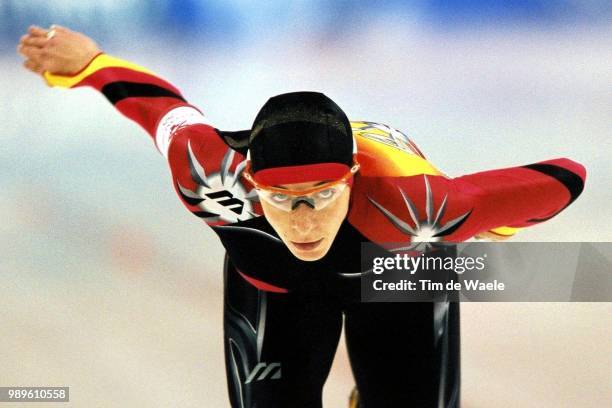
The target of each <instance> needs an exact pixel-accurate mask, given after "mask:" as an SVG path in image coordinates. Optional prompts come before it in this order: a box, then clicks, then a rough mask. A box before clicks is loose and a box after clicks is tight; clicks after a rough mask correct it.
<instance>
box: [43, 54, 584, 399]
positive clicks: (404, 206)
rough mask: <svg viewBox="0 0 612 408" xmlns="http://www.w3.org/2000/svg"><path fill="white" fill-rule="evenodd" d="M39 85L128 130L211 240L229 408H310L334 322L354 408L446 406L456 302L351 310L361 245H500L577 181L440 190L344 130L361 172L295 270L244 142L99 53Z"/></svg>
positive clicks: (455, 372) (459, 181)
mask: <svg viewBox="0 0 612 408" xmlns="http://www.w3.org/2000/svg"><path fill="white" fill-rule="evenodd" d="M45 77H46V79H47V81H48V82H49V84H51V85H55V86H64V87H78V86H85V85H88V86H91V87H93V88H95V89H97V90H98V91H100V92H101V93H103V94H104V96H105V97H106V98H107V99H108V100H109V101H110V102H111V103H112V104H113V105H114V106H115V107H116V108H117V109H118V110H119V111H120V112H121V113H122V114H124V115H125V116H127V117H128V118H130V119H132V120H134V121H136V122H137V123H138V124H140V125H141V126H142V127H143V128H144V129H145V130H146V131H147V133H148V134H149V135H150V136H151V137H152V138H153V139H154V141H155V144H156V146H157V148H158V149H159V150H160V152H161V153H162V154H163V155H164V156H165V157H166V158H167V160H168V163H169V166H170V170H171V173H172V183H173V185H174V187H175V189H176V192H177V194H178V195H179V197H180V199H181V200H182V202H183V203H184V205H185V206H186V208H187V209H188V210H189V211H191V212H192V213H193V214H194V215H195V216H196V217H198V218H200V219H202V220H203V221H205V222H206V223H207V224H208V225H209V226H210V227H211V228H213V230H214V231H215V232H216V233H217V234H218V236H219V238H220V239H221V241H222V243H223V245H224V247H225V248H226V250H227V254H226V260H225V266H224V276H225V285H224V291H225V292H224V299H225V304H224V339H225V359H226V368H227V381H228V386H229V395H230V401H231V405H232V407H245V408H246V407H249V408H250V407H257V408H265V407H274V408H278V407H283V408H284V407H287V408H288V407H310V408H313V407H321V393H322V388H323V385H324V383H325V380H326V378H327V376H328V373H329V370H330V367H331V364H332V359H333V356H334V354H335V351H336V347H337V344H338V340H339V337H340V333H341V330H342V324H343V317H344V327H345V333H346V341H347V347H348V352H349V357H350V362H351V367H352V370H353V374H354V377H355V381H356V384H357V388H358V389H359V392H360V404H361V405H360V407H365V408H381V407H394V408H398V407H409V406H410V407H458V406H459V399H460V398H459V397H460V396H459V383H460V359H459V351H460V347H459V304H458V303H455V302H451V303H448V302H433V303H432V302H430V303H362V302H360V286H359V279H355V278H354V277H355V276H359V275H360V273H362V271H361V265H360V256H359V254H360V250H361V243H362V242H374V243H382V242H410V241H411V240H412V239H413V238H414V237H418V236H419V234H420V233H421V232H422V231H425V229H427V228H429V229H430V231H431V228H436V231H438V236H439V237H442V238H443V239H444V240H447V241H451V242H457V241H463V240H466V239H469V238H471V237H473V236H475V235H477V234H479V233H483V232H487V231H488V232H490V233H494V234H500V235H512V234H513V233H514V232H515V231H516V229H518V228H521V227H526V226H529V225H533V224H536V223H539V222H542V221H545V220H547V219H549V218H551V217H553V216H555V215H556V214H558V213H559V212H560V211H561V210H562V209H564V208H565V207H566V206H568V205H569V204H570V203H571V202H572V201H573V200H575V199H576V197H577V196H578V195H579V194H580V193H581V191H582V188H583V183H584V179H585V170H584V168H583V167H582V166H581V165H580V164H577V163H575V162H573V161H571V160H568V159H564V158H563V159H555V160H549V161H545V162H541V163H536V164H531V165H527V166H521V167H514V168H506V169H500V170H492V171H484V172H480V173H476V174H472V175H466V176H462V177H458V178H449V177H447V176H445V175H444V174H442V173H441V172H439V171H438V170H437V169H436V168H435V167H433V166H432V165H431V164H430V163H429V162H427V160H425V158H424V156H423V155H422V154H421V153H420V151H419V150H418V149H417V148H416V146H414V145H413V144H412V142H411V141H410V140H408V139H407V138H406V137H405V136H404V135H403V134H402V133H400V132H398V131H396V130H394V129H391V128H389V127H387V126H384V125H380V124H376V123H372V122H352V126H353V131H354V134H355V137H356V141H357V144H358V149H359V153H358V154H359V155H358V160H359V162H360V163H361V165H362V167H361V170H360V172H359V173H358V175H357V176H356V178H355V180H354V184H353V188H352V191H351V202H350V207H349V213H348V216H347V217H346V219H345V220H344V222H343V224H342V226H341V227H340V230H339V232H338V235H337V238H336V239H335V241H334V244H333V245H332V247H331V249H330V250H329V252H328V253H327V255H326V256H324V257H323V258H322V259H320V260H318V261H315V262H304V261H300V260H299V259H297V258H295V257H294V256H293V255H292V254H291V253H290V252H289V250H288V249H287V247H286V246H285V245H284V244H283V242H282V241H281V240H280V239H279V237H278V235H277V234H276V232H275V231H274V229H273V228H272V227H271V226H270V224H269V223H268V222H267V221H266V218H265V217H263V216H262V210H261V206H260V204H259V202H258V201H257V195H256V194H255V191H254V190H253V189H252V186H251V185H249V183H248V182H247V180H245V179H244V178H243V177H242V170H243V169H244V165H245V153H246V145H245V137H244V136H245V134H246V133H245V132H223V131H220V130H218V129H215V128H214V127H213V126H212V125H211V124H210V123H209V122H208V121H207V119H206V118H205V117H204V116H203V115H202V113H201V112H200V111H199V110H198V109H196V108H194V107H193V106H191V105H189V104H188V103H187V102H186V101H185V99H184V98H183V97H182V96H181V94H180V92H179V91H178V90H177V89H176V88H175V87H173V86H172V85H171V84H169V83H168V82H166V81H164V80H163V79H161V78H159V77H158V76H156V75H155V74H153V73H151V72H150V71H148V70H146V69H144V68H142V67H139V66H137V65H134V64H131V63H129V62H127V61H123V60H120V59H117V58H113V57H110V56H108V55H106V54H100V55H98V56H97V57H96V58H94V59H93V60H92V61H91V62H90V64H89V65H88V66H87V67H85V68H84V69H83V70H82V71H81V72H79V73H78V74H75V75H73V76H70V77H63V76H54V75H50V74H48V73H47V74H45ZM406 197H408V199H406ZM434 214H435V219H434ZM203 251H205V249H204V250H203Z"/></svg>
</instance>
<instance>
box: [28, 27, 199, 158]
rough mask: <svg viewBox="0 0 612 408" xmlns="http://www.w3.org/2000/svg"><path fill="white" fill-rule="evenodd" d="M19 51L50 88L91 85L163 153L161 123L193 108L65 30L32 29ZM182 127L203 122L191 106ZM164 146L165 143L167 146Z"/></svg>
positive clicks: (158, 81) (144, 72)
mask: <svg viewBox="0 0 612 408" xmlns="http://www.w3.org/2000/svg"><path fill="white" fill-rule="evenodd" d="M18 51H19V53H20V54H22V55H23V56H24V57H25V58H26V61H25V62H24V66H25V67H26V68H27V69H29V70H30V71H32V72H35V73H37V74H39V75H41V76H43V78H44V79H45V81H46V82H47V83H48V84H49V85H51V86H58V87H64V88H76V87H81V86H90V87H92V88H94V89H96V90H97V91H99V92H101V93H102V94H103V95H104V96H105V97H106V99H107V100H108V101H109V102H110V103H112V104H113V106H115V108H117V110H119V112H121V113H122V114H123V115H125V116H126V117H128V118H129V119H131V120H133V121H135V122H136V123H138V124H139V125H140V126H142V127H143V128H144V129H145V130H146V131H147V133H148V134H149V135H150V136H151V137H152V138H154V139H155V143H156V145H157V147H158V148H159V150H160V151H161V152H162V153H164V154H165V153H166V150H167V147H168V146H167V143H168V140H161V139H160V138H159V137H157V136H158V135H157V134H158V132H157V128H158V124H159V122H160V120H161V119H162V117H163V116H164V115H165V114H166V113H167V112H168V111H170V110H172V109H174V108H178V107H188V106H190V105H189V104H188V103H187V102H186V101H185V99H184V98H183V96H182V95H181V93H180V91H179V90H178V89H176V88H175V87H174V86H173V85H172V84H170V83H168V82H167V81H165V80H164V79H162V78H160V77H159V76H157V75H155V74H154V73H153V72H151V71H150V70H148V69H146V68H143V67H141V66H138V65H136V64H133V63H131V62H128V61H125V60H122V59H119V58H115V57H111V56H109V55H107V54H105V53H103V52H102V51H101V50H100V48H99V47H98V46H97V45H96V43H95V42H94V41H93V40H92V39H91V38H89V37H87V36H85V35H83V34H81V33H78V32H75V31H71V30H69V29H67V28H64V27H59V26H54V27H52V29H51V30H46V29H43V28H40V27H35V26H33V27H30V29H29V30H28V33H27V34H26V35H24V36H23V37H22V38H21V41H20V43H19V46H18ZM186 111H188V112H190V114H188V115H187V117H185V118H183V122H182V123H190V122H189V121H190V120H192V121H193V120H197V121H198V123H205V121H204V119H203V117H202V115H201V114H198V111H197V110H196V109H194V108H193V107H189V108H188V109H187V110H186ZM164 143H166V145H164Z"/></svg>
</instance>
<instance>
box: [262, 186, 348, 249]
mask: <svg viewBox="0 0 612 408" xmlns="http://www.w3.org/2000/svg"><path fill="white" fill-rule="evenodd" d="M321 183H322V182H308V183H295V184H283V185H280V186H276V187H281V188H287V189H290V190H307V189H309V188H313V187H316V186H317V185H318V184H321ZM350 195H351V189H350V187H347V188H345V189H344V190H343V191H342V193H341V195H340V197H338V199H336V200H334V201H333V202H331V203H330V204H329V205H327V206H326V207H324V208H322V209H320V210H315V209H313V208H311V207H309V206H308V205H306V204H303V203H302V204H300V205H298V207H297V208H296V209H294V210H293V211H291V212H287V211H283V210H281V209H278V208H276V207H274V206H272V205H271V204H269V203H267V202H266V201H265V200H260V201H261V206H262V208H263V211H264V215H265V217H266V219H267V220H268V222H269V223H270V225H272V227H273V228H274V230H275V231H276V233H277V234H278V235H279V236H280V238H281V239H282V240H283V242H284V243H285V245H287V248H289V250H290V251H291V253H292V254H293V255H295V256H296V257H297V258H299V259H301V260H302V261H316V260H319V259H321V258H323V257H324V256H325V254H326V253H327V251H329V248H331V245H332V243H333V242H334V239H335V238H336V234H338V230H339V229H340V225H341V224H342V221H343V220H344V218H345V217H346V214H347V212H348V204H349V198H350Z"/></svg>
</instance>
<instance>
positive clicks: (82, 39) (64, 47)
mask: <svg viewBox="0 0 612 408" xmlns="http://www.w3.org/2000/svg"><path fill="white" fill-rule="evenodd" d="M17 51H18V52H19V54H21V55H22V56H23V57H25V59H26V60H25V62H24V63H23V65H24V67H26V68H27V69H29V70H30V71H32V72H34V73H36V74H39V75H42V74H44V72H45V71H48V72H50V73H52V74H56V75H72V74H75V73H77V72H79V71H80V70H81V69H83V68H84V67H85V66H86V65H87V64H88V63H89V62H90V61H91V60H92V59H93V58H94V57H95V56H96V55H97V54H99V53H100V52H101V51H100V49H99V48H98V46H97V45H96V43H95V42H94V41H93V40H92V39H91V38H89V37H87V36H86V35H84V34H81V33H78V32H76V31H71V30H69V29H67V28H65V27H60V26H57V25H52V26H51V28H50V29H44V28H41V27H37V26H30V28H29V29H28V32H27V33H26V34H25V35H23V36H22V37H21V39H20V40H19V45H18V46H17Z"/></svg>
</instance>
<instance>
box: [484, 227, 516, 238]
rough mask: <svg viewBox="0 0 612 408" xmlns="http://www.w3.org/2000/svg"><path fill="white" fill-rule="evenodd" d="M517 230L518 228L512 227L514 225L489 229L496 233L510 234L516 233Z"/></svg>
mask: <svg viewBox="0 0 612 408" xmlns="http://www.w3.org/2000/svg"><path fill="white" fill-rule="evenodd" d="M519 230H520V228H514V227H497V228H493V229H491V230H490V231H491V232H493V233H494V234H497V235H503V236H512V235H514V234H516V233H517V232H518V231H519Z"/></svg>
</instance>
